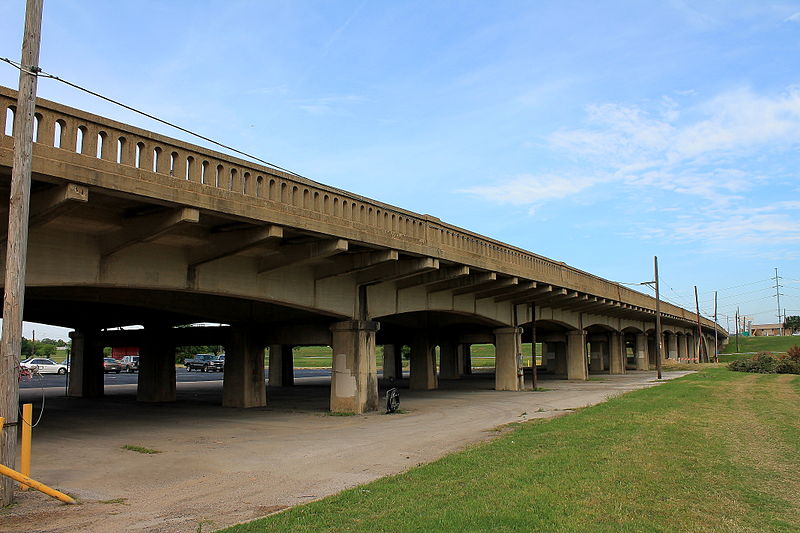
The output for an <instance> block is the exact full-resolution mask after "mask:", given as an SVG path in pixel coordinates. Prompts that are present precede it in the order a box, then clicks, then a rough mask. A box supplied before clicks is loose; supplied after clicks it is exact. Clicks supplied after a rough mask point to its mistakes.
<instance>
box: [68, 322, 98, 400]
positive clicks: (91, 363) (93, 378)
mask: <svg viewBox="0 0 800 533" xmlns="http://www.w3.org/2000/svg"><path fill="white" fill-rule="evenodd" d="M69 336H70V338H71V339H72V351H71V353H70V372H69V389H68V395H69V396H71V397H73V398H98V397H100V396H102V395H103V381H104V380H103V347H102V346H100V345H99V344H98V341H97V337H96V335H95V334H94V332H90V331H72V332H70V334H69Z"/></svg>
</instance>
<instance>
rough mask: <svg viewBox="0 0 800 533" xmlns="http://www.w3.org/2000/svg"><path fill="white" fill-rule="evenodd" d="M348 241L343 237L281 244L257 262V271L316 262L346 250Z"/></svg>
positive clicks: (261, 271)
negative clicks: (273, 251) (272, 252)
mask: <svg viewBox="0 0 800 533" xmlns="http://www.w3.org/2000/svg"><path fill="white" fill-rule="evenodd" d="M347 248H348V242H347V241H346V240H344V239H328V240H324V241H315V242H309V243H305V244H290V245H286V246H281V247H280V248H278V249H277V250H276V251H275V253H274V254H272V255H268V256H266V257H264V258H262V259H261V260H259V262H258V273H259V274H263V273H264V272H270V271H272V270H277V269H279V268H284V267H287V266H300V265H308V264H312V263H316V262H317V261H321V260H323V259H327V258H329V257H332V256H334V255H337V254H341V253H343V252H346V251H347Z"/></svg>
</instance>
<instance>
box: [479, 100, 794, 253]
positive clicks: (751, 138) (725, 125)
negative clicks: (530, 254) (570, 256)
mask: <svg viewBox="0 0 800 533" xmlns="http://www.w3.org/2000/svg"><path fill="white" fill-rule="evenodd" d="M546 141H547V142H546V143H545V144H544V146H545V149H547V150H548V151H549V152H551V155H552V158H554V159H558V158H560V159H561V160H567V163H566V165H565V166H564V167H563V171H560V172H553V171H550V172H541V173H531V174H524V175H519V176H516V177H514V178H512V179H510V180H507V181H504V182H499V183H495V184H490V185H482V186H476V187H472V188H469V189H466V190H465V191H464V192H468V193H470V194H474V195H479V196H481V197H483V198H486V199H487V200H490V201H493V202H496V203H500V204H512V205H528V206H530V213H531V214H533V213H534V212H535V209H536V208H537V207H538V206H540V205H542V204H543V203H544V202H545V201H547V200H554V199H555V200H563V199H567V198H575V199H580V200H584V199H588V200H589V201H591V200H592V199H593V198H594V197H598V195H593V194H589V190H590V189H592V188H593V187H596V186H598V185H602V186H603V188H604V190H609V188H610V187H617V189H612V190H619V188H620V187H621V188H625V189H626V190H627V192H628V194H629V195H630V196H631V198H632V199H633V201H639V200H643V199H654V198H657V196H656V195H654V193H653V191H662V192H666V193H672V194H678V195H682V196H685V197H686V198H687V200H689V201H691V205H692V208H691V213H692V214H691V216H690V217H687V218H681V217H680V216H676V213H671V214H669V215H667V213H666V212H664V213H663V214H664V215H666V216H668V218H666V219H665V222H664V224H662V225H661V226H660V227H659V228H657V229H655V230H654V229H652V227H651V228H646V227H643V228H637V229H636V231H637V235H638V236H639V237H642V236H645V235H652V236H656V235H659V236H661V237H665V236H666V237H667V238H670V239H673V240H679V241H703V242H706V243H711V244H716V245H720V244H721V243H723V242H731V243H733V242H736V243H737V244H739V245H741V244H750V245H767V244H770V245H776V246H779V245H785V244H787V243H792V244H795V243H797V242H798V241H800V229H796V228H800V213H798V211H800V201H795V200H786V201H781V202H773V203H766V202H768V201H769V200H764V199H761V198H762V197H761V196H759V195H758V194H756V193H757V192H758V189H759V188H764V187H775V186H776V182H781V181H783V180H787V179H788V180H789V182H790V183H791V182H795V180H796V179H797V178H796V175H795V174H794V173H793V172H794V170H793V168H792V165H793V164H794V163H793V162H792V161H794V160H796V159H797V157H796V155H793V154H794V153H796V152H797V151H798V148H800V90H798V89H797V88H796V87H792V88H789V89H787V90H786V91H785V92H783V93H782V94H778V95H771V96H765V95H759V94H756V93H754V92H753V91H752V90H750V89H747V88H744V89H737V90H733V91H728V92H725V93H722V94H719V95H716V96H715V97H713V98H710V99H707V100H706V101H704V102H701V103H699V104H697V105H693V106H681V105H679V104H678V103H677V102H676V101H675V100H673V99H672V98H670V97H664V98H662V99H661V100H660V101H657V102H655V103H654V104H652V105H650V106H649V107H647V108H645V107H642V106H637V105H624V104H620V103H604V104H593V105H590V106H587V107H586V119H585V123H584V124H583V125H581V126H580V127H574V128H563V129H560V130H558V131H555V132H553V133H551V134H550V135H549V136H547V139H546ZM784 156H789V157H794V160H788V159H785V157H784ZM587 169H589V170H587ZM592 192H594V191H592ZM787 193H789V194H791V192H790V191H787ZM612 194H615V193H613V192H612ZM692 200H693V201H692ZM655 201H656V202H658V201H659V200H655ZM758 202H761V203H762V204H763V205H758ZM687 205H689V204H687ZM665 207H666V206H665Z"/></svg>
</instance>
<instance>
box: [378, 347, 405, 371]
mask: <svg viewBox="0 0 800 533" xmlns="http://www.w3.org/2000/svg"><path fill="white" fill-rule="evenodd" d="M383 378H384V379H402V378H403V348H402V346H400V345H399V344H384V345H383Z"/></svg>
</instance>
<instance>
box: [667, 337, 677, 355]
mask: <svg viewBox="0 0 800 533" xmlns="http://www.w3.org/2000/svg"><path fill="white" fill-rule="evenodd" d="M667 357H669V358H670V359H672V360H673V361H675V360H676V359H678V336H677V335H675V334H674V333H673V334H672V335H670V336H669V337H668V338H667Z"/></svg>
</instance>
